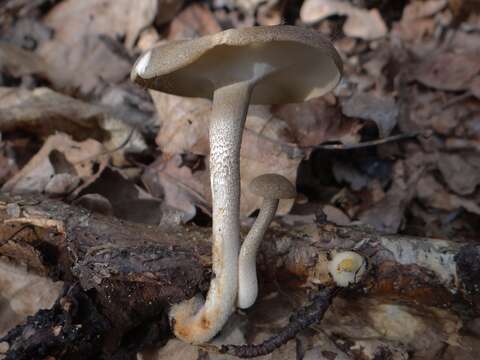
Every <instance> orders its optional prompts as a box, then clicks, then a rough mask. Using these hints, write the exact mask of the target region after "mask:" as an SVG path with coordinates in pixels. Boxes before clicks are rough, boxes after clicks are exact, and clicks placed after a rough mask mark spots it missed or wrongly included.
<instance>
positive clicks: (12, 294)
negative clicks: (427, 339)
mask: <svg viewBox="0 0 480 360" xmlns="http://www.w3.org/2000/svg"><path fill="white" fill-rule="evenodd" d="M62 287H63V283H62V282H60V281H59V282H53V281H52V280H50V279H49V278H47V277H42V276H39V275H36V274H34V273H31V272H29V271H27V269H26V268H25V267H24V266H21V265H14V264H12V263H10V262H8V261H7V260H6V259H4V258H0V337H2V336H5V335H6V333H7V331H9V330H10V329H12V328H13V327H14V326H16V325H18V324H19V323H21V322H22V321H23V320H25V318H26V317H27V316H30V315H33V314H35V313H36V312H37V311H38V310H40V309H49V308H50V307H51V306H52V305H53V303H54V302H55V300H56V299H57V297H58V296H59V295H60V293H61V290H62Z"/></svg>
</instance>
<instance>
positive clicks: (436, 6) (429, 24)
mask: <svg viewBox="0 0 480 360" xmlns="http://www.w3.org/2000/svg"><path fill="white" fill-rule="evenodd" d="M446 3H447V1H446V0H428V1H413V2H410V3H409V4H407V5H406V6H405V8H404V9H403V15H402V19H401V20H400V21H399V22H397V23H395V24H394V27H393V33H397V34H399V35H400V38H401V39H402V40H404V41H406V42H414V43H417V42H421V41H422V40H424V38H429V37H430V36H431V35H432V34H433V32H434V31H435V20H434V19H433V15H435V14H436V13H437V12H439V11H441V10H442V9H443V8H445V6H446Z"/></svg>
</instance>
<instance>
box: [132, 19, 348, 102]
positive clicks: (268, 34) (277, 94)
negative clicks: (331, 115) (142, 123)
mask: <svg viewBox="0 0 480 360" xmlns="http://www.w3.org/2000/svg"><path fill="white" fill-rule="evenodd" d="M342 69H343V67H342V61H341V59H340V56H339V55H338V53H337V51H336V50H335V48H334V47H333V45H332V44H331V43H330V41H329V40H327V39H326V38H325V37H324V36H323V35H322V34H320V33H319V32H317V31H315V30H312V29H308V28H303V27H297V26H289V25H278V26H257V27H251V28H244V29H229V30H226V31H223V32H219V33H216V34H212V35H207V36H203V37H200V38H197V39H193V40H179V41H172V42H169V43H166V44H162V45H158V46H156V47H154V48H152V49H150V50H149V51H147V52H146V53H144V54H143V55H142V56H141V57H140V58H139V59H138V60H137V62H136V63H135V65H134V67H133V70H132V73H131V79H132V80H133V81H134V82H136V83H138V84H140V85H142V86H144V87H147V88H150V89H154V90H159V91H162V92H166V93H170V94H174V95H179V96H187V97H201V98H207V99H212V98H213V93H214V91H215V89H216V88H218V87H221V86H225V85H229V84H233V83H236V82H240V81H248V80H252V79H257V80H258V82H257V83H256V86H255V87H254V89H253V91H252V95H251V99H250V103H251V104H266V105H268V104H284V103H293V102H302V101H305V100H308V99H311V98H315V97H319V96H322V95H324V94H325V93H327V92H328V91H330V90H332V89H333V88H334V87H335V86H336V85H337V83H338V82H339V80H340V77H341V74H342Z"/></svg>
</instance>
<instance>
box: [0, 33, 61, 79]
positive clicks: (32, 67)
mask: <svg viewBox="0 0 480 360" xmlns="http://www.w3.org/2000/svg"><path fill="white" fill-rule="evenodd" d="M0 72H1V73H4V74H9V75H10V76H13V77H15V78H20V77H22V76H25V75H36V76H38V77H39V78H41V79H43V80H48V81H50V82H52V83H53V84H54V85H55V84H56V83H57V81H58V77H59V76H58V74H57V72H55V71H52V69H50V68H49V67H48V66H47V63H46V62H45V61H44V60H43V59H42V58H41V57H40V56H38V55H37V54H35V53H33V52H31V51H27V50H24V49H22V48H19V47H16V46H14V45H11V44H8V43H6V42H0ZM60 72H61V71H60Z"/></svg>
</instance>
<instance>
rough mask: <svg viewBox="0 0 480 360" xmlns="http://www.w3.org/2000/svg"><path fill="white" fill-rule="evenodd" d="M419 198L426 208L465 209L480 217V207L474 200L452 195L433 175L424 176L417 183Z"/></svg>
mask: <svg viewBox="0 0 480 360" xmlns="http://www.w3.org/2000/svg"><path fill="white" fill-rule="evenodd" d="M417 197H418V198H419V200H420V201H422V202H423V203H424V204H425V205H426V206H428V207H431V208H434V209H441V210H447V211H454V210H458V209H459V208H464V209H465V210H467V211H468V212H471V213H473V214H477V215H480V206H479V205H478V204H476V203H475V201H473V200H469V199H466V198H462V197H460V196H457V195H453V194H450V193H449V192H447V191H446V190H445V188H444V187H443V186H442V185H441V184H440V183H439V182H438V181H436V180H435V178H434V177H433V176H431V175H427V176H423V177H422V178H421V179H420V180H419V181H418V183H417Z"/></svg>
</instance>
